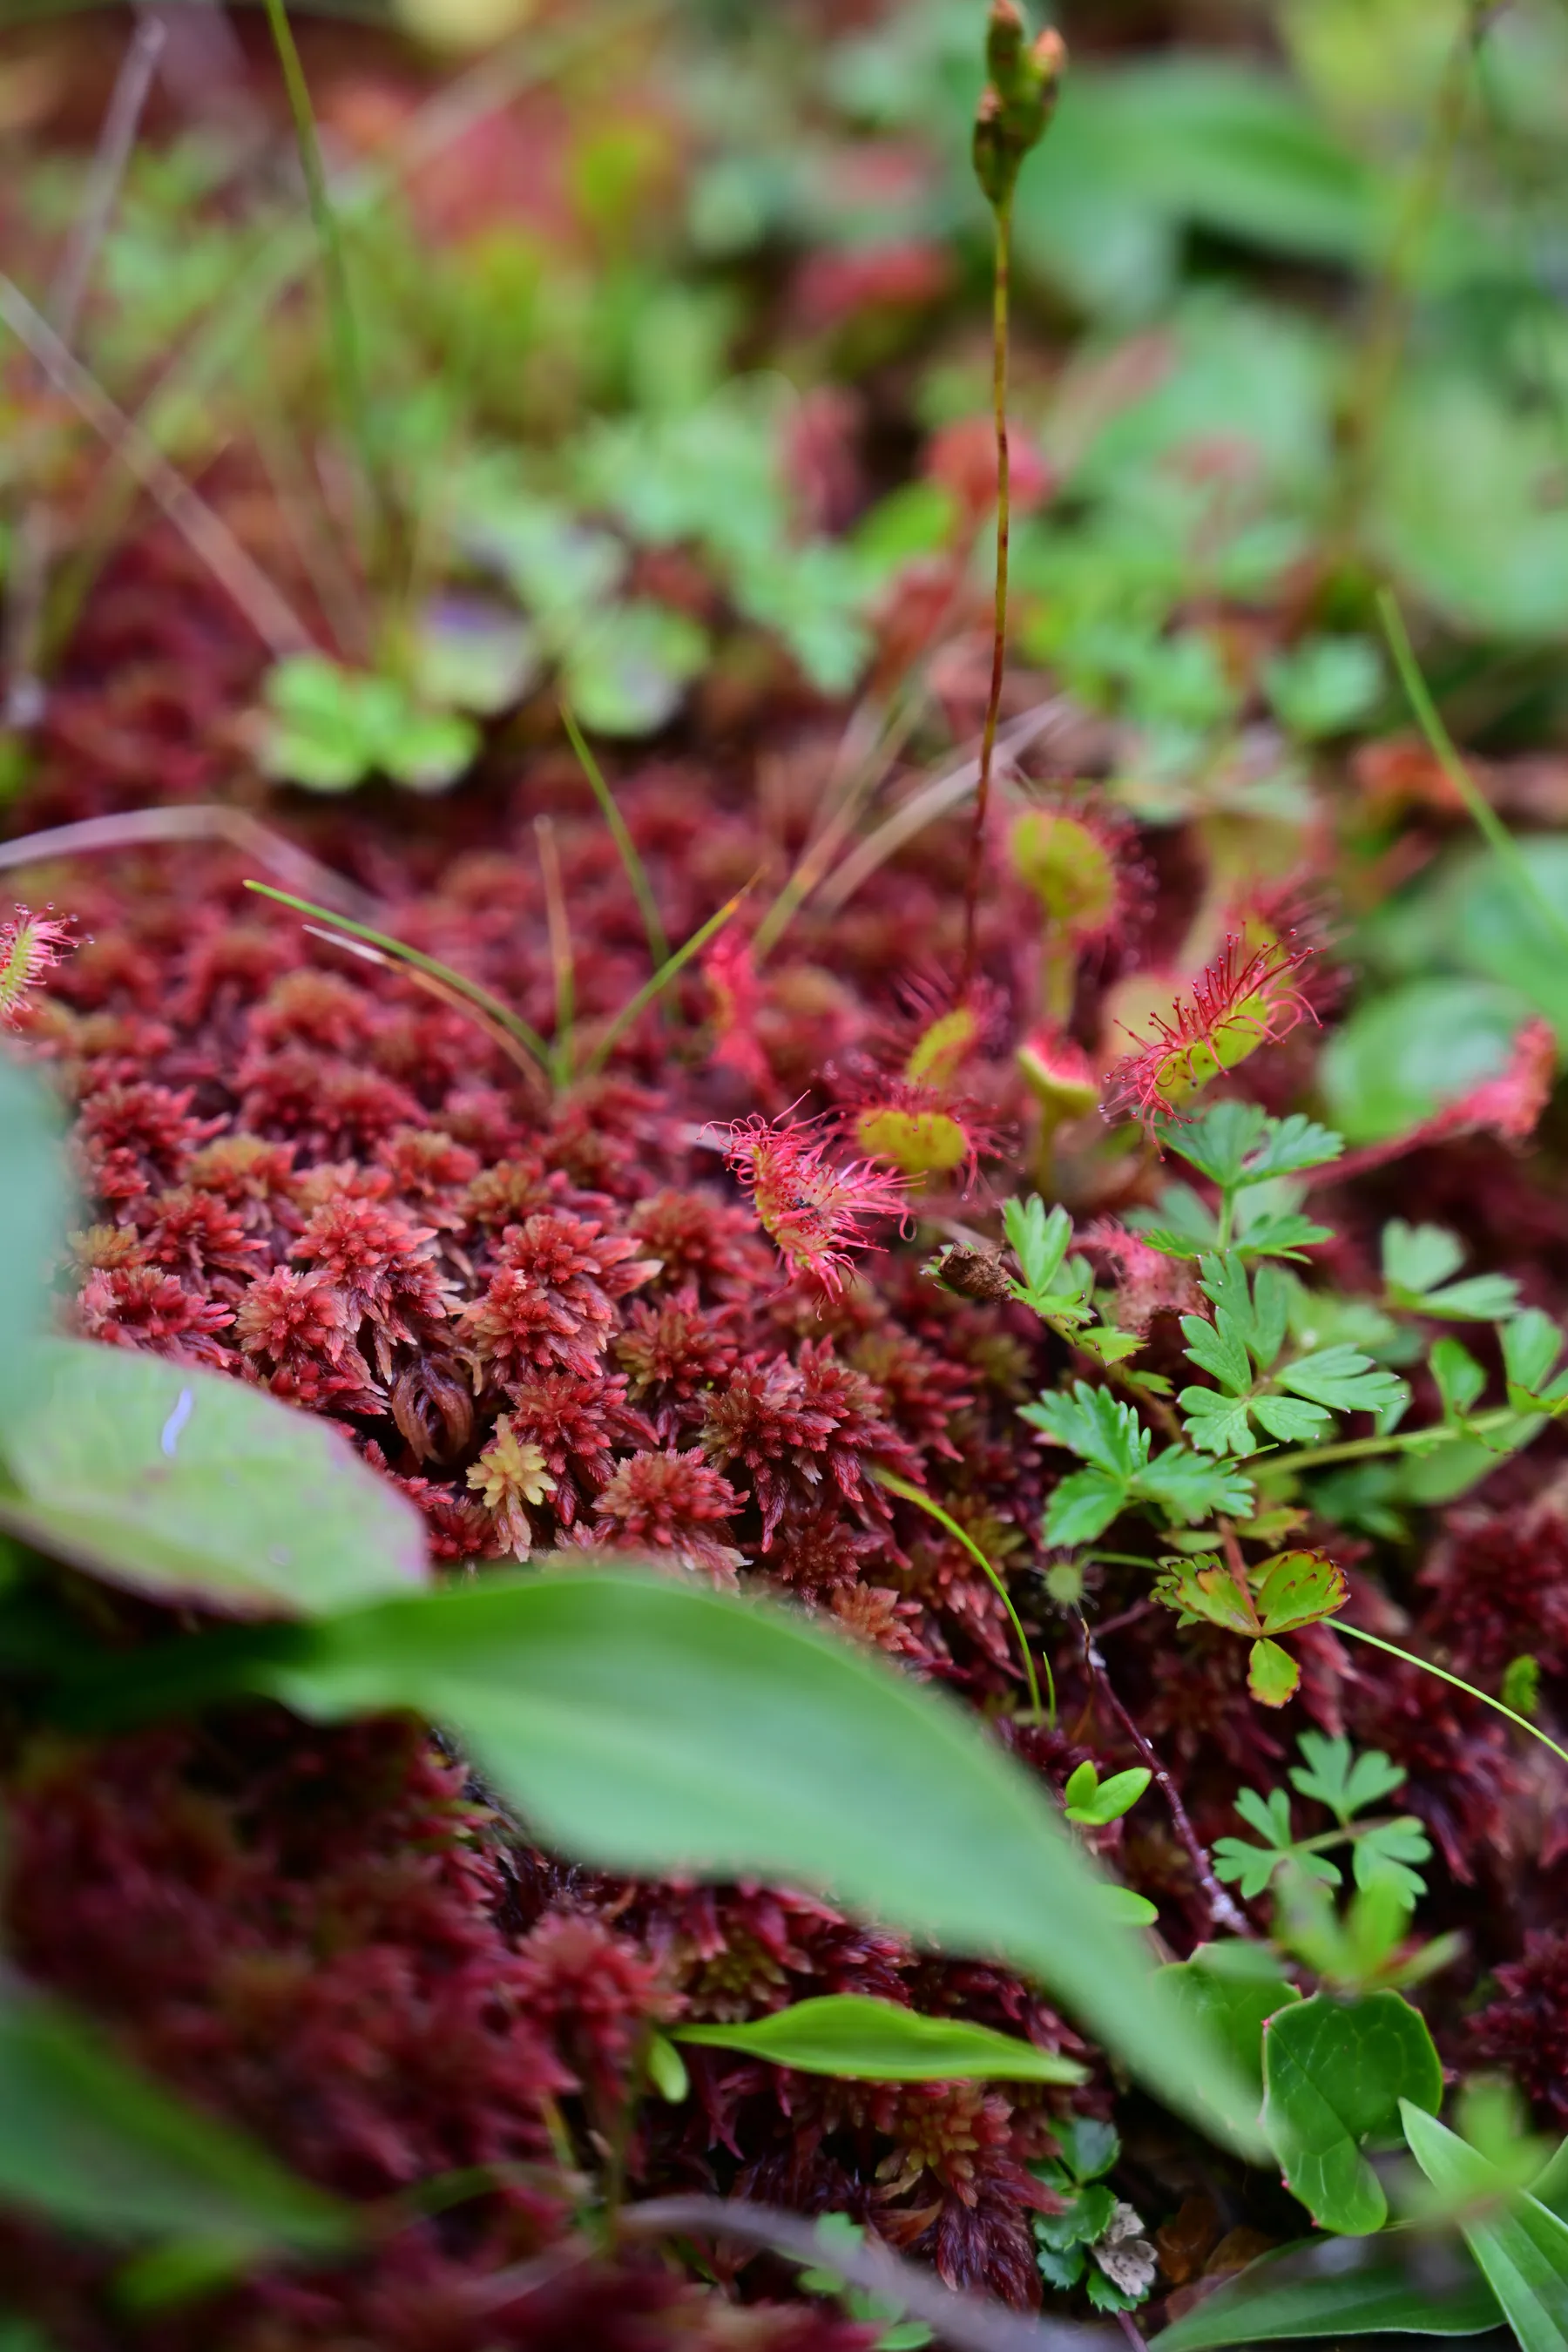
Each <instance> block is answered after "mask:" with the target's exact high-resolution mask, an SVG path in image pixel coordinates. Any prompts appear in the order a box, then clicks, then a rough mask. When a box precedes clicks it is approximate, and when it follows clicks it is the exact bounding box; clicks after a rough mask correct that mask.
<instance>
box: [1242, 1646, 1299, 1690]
mask: <svg viewBox="0 0 1568 2352" xmlns="http://www.w3.org/2000/svg"><path fill="white" fill-rule="evenodd" d="M1300 1680H1301V1669H1300V1666H1299V1665H1298V1664H1296V1661H1295V1659H1294V1658H1293V1657H1292V1656H1291V1655H1290V1653H1289V1650H1282V1649H1281V1648H1280V1646H1279V1643H1278V1642H1254V1643H1253V1645H1252V1647H1251V1649H1250V1650H1249V1651H1248V1652H1247V1689H1248V1690H1249V1691H1250V1692H1251V1693H1252V1696H1253V1697H1254V1698H1255V1699H1256V1700H1257V1701H1258V1706H1287V1705H1289V1701H1290V1700H1291V1699H1293V1698H1294V1697H1295V1696H1296V1691H1297V1687H1298V1685H1300Z"/></svg>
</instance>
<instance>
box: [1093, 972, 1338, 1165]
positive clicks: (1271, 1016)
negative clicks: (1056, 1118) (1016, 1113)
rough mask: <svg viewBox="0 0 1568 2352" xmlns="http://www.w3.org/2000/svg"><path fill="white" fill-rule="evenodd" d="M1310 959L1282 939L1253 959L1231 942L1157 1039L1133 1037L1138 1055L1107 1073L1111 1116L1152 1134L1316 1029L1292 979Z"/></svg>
mask: <svg viewBox="0 0 1568 2352" xmlns="http://www.w3.org/2000/svg"><path fill="white" fill-rule="evenodd" d="M1312 952H1313V950H1311V949H1310V948H1289V947H1286V946H1284V945H1282V944H1281V943H1280V942H1279V940H1270V941H1269V942H1268V944H1267V945H1266V946H1264V947H1260V948H1257V949H1254V950H1251V951H1250V952H1248V951H1247V943H1246V940H1244V939H1243V938H1241V937H1240V936H1239V935H1237V936H1233V937H1232V938H1230V939H1228V940H1226V943H1225V946H1224V948H1223V950H1221V952H1220V953H1219V954H1218V955H1217V956H1216V957H1215V960H1214V961H1213V963H1211V964H1210V965H1209V966H1208V967H1207V969H1206V970H1205V971H1204V972H1203V973H1202V974H1201V975H1200V977H1199V978H1198V979H1197V980H1195V981H1194V982H1193V984H1192V986H1191V988H1190V989H1189V990H1188V991H1187V992H1186V994H1185V995H1184V996H1177V997H1174V998H1173V1000H1172V1003H1171V1019H1170V1020H1169V1021H1164V1020H1162V1019H1161V1017H1160V1015H1159V1014H1158V1013H1156V1014H1155V1015H1154V1016H1153V1021H1154V1031H1155V1034H1154V1035H1153V1036H1152V1037H1151V1038H1147V1039H1144V1038H1134V1039H1133V1050H1132V1052H1131V1053H1130V1054H1127V1055H1123V1056H1122V1058H1121V1061H1119V1062H1118V1063H1116V1064H1115V1065H1114V1066H1113V1067H1112V1068H1111V1070H1110V1072H1109V1073H1108V1076H1107V1080H1106V1093H1105V1109H1106V1114H1107V1116H1108V1117H1110V1118H1114V1117H1115V1116H1116V1115H1117V1114H1118V1113H1121V1112H1131V1113H1133V1114H1134V1115H1135V1116H1137V1117H1138V1118H1141V1119H1142V1121H1143V1123H1144V1125H1145V1126H1146V1127H1152V1125H1153V1123H1154V1121H1155V1120H1156V1119H1157V1118H1160V1117H1162V1116H1164V1117H1167V1118H1169V1117H1180V1116H1181V1106H1182V1104H1183V1103H1184V1102H1185V1101H1186V1099H1187V1098H1188V1097H1189V1096H1191V1095H1194V1094H1196V1093H1197V1092H1198V1090H1199V1089H1200V1087H1205V1086H1207V1085H1208V1084H1209V1083H1210V1081H1211V1080H1212V1079H1214V1078H1217V1077H1218V1076H1221V1075H1222V1073H1223V1072H1225V1071H1226V1070H1233V1069H1235V1068H1236V1066H1237V1064H1238V1063H1240V1062H1245V1061H1246V1059H1247V1055H1249V1054H1255V1053H1256V1052H1257V1050H1258V1047H1259V1046H1260V1045H1268V1044H1270V1043H1272V1042H1275V1041H1277V1040H1278V1039H1279V1038H1281V1037H1287V1036H1289V1034H1290V1032H1291V1030H1292V1029H1294V1028H1296V1027H1297V1026H1298V1024H1300V1022H1301V1021H1302V1020H1303V1019H1306V1020H1309V1021H1314V1022H1315V1021H1316V1019H1317V1015H1316V1014H1315V1013H1313V1011H1312V1008H1311V1006H1310V1004H1309V1003H1308V1002H1307V1000H1306V998H1305V997H1304V996H1303V995H1302V993H1301V991H1300V988H1298V987H1297V985H1296V982H1295V979H1294V975H1295V973H1296V972H1297V971H1299V970H1300V967H1301V965H1302V964H1303V963H1305V961H1307V958H1308V956H1309V955H1310V954H1311V953H1312Z"/></svg>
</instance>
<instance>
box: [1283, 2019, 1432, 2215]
mask: <svg viewBox="0 0 1568 2352" xmlns="http://www.w3.org/2000/svg"><path fill="white" fill-rule="evenodd" d="M1442 2098H1443V2068H1442V2063H1441V2062H1440V2060H1439V2059H1438V2056H1437V2053H1436V2048H1435V2047H1434V2046H1433V2042H1432V2036H1431V2034H1430V2033H1429V2032H1427V2030H1426V2019H1425V2018H1424V2017H1423V2016H1422V2015H1421V2013H1420V2011H1418V2010H1415V2009H1412V2007H1411V2006H1410V2003H1409V2002H1408V2001H1407V2000H1405V1998H1404V1996H1403V1995H1402V1994H1400V1993H1396V1992H1373V1993H1367V1994H1364V1995H1363V1997H1362V1999H1361V2000H1354V2001H1338V2000H1330V1999H1329V1998H1328V1996H1327V1995H1326V1994H1324V1993H1315V1994H1314V1995H1313V1997H1312V1999H1311V2000H1304V2001H1301V2002H1300V2004H1299V2005H1297V2006H1296V2007H1293V2008H1288V2009H1281V2010H1278V2011H1276V2012H1275V2014H1274V2015H1273V2016H1272V2017H1271V2018H1269V2020H1268V2022H1267V2024H1266V2025H1265V2026H1264V2029H1263V2128H1264V2130H1265V2131H1266V2132H1267V2133H1268V2137H1269V2139H1270V2141H1271V2142H1272V2143H1273V2147H1274V2151H1275V2154H1276V2155H1277V2156H1278V2157H1279V2162H1280V2165H1281V2167H1282V2168H1283V2171H1284V2175H1285V2181H1286V2186H1287V2187H1288V2188H1289V2189H1290V2190H1291V2191H1292V2192H1293V2193H1294V2195H1296V2196H1297V2197H1299V2198H1300V2200H1301V2202H1302V2204H1303V2205H1305V2207H1306V2208H1307V2210H1308V2211H1309V2212H1310V2214H1311V2216H1312V2219H1313V2221H1316V2222H1317V2223H1318V2225H1319V2227H1320V2228H1321V2229H1324V2230H1337V2231H1341V2232H1342V2234H1343V2235H1344V2236H1346V2237H1352V2238H1354V2237H1363V2236H1365V2235H1366V2234H1368V2233H1369V2232H1370V2231H1373V2230H1380V2229H1381V2228H1382V2227H1383V2224H1384V2221H1386V2220H1387V2218H1388V2200H1387V2199H1386V2198H1385V2197H1384V2193H1383V2185H1382V2183H1381V2182H1380V2181H1379V2179H1378V2178H1377V2175H1376V2173H1375V2172H1373V2168H1372V2167H1371V2165H1370V2164H1368V2162H1367V2160H1366V2158H1365V2157H1364V2156H1363V2154H1362V2144H1363V2141H1365V2140H1367V2139H1369V2138H1371V2137H1373V2136H1374V2135H1377V2136H1385V2135H1387V2134H1389V2133H1391V2132H1394V2131H1396V2130H1397V2129H1398V2127H1399V2118H1400V2104H1401V2101H1406V2100H1408V2101H1414V2103H1415V2105H1416V2106H1417V2107H1419V2108H1425V2109H1426V2111H1427V2112H1428V2113H1429V2114H1435V2113H1436V2109H1437V2108H1438V2106H1439V2105H1441V2104H1442Z"/></svg>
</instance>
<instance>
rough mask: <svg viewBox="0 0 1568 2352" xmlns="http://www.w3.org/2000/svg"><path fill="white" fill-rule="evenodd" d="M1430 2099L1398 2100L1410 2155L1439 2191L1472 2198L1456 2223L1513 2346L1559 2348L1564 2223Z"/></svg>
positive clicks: (1558, 2351) (1565, 2312) (1566, 2273)
mask: <svg viewBox="0 0 1568 2352" xmlns="http://www.w3.org/2000/svg"><path fill="white" fill-rule="evenodd" d="M1435 2105H1436V2103H1435V2102H1428V2101H1426V2100H1415V2101H1414V2102H1412V2101H1411V2100H1409V2099H1402V2100H1401V2102H1400V2115H1401V2116H1402V2117H1403V2119H1404V2124H1405V2138H1406V2139H1407V2141H1408V2142H1409V2144H1410V2152H1411V2154H1412V2156H1414V2158H1415V2161H1416V2163H1417V2164H1418V2165H1419V2166H1420V2167H1421V2169H1422V2171H1423V2172H1424V2173H1425V2174H1426V2178H1427V2179H1428V2180H1429V2181H1430V2182H1431V2183H1432V2185H1433V2187H1434V2188H1435V2189H1439V2190H1440V2191H1442V2193H1443V2194H1444V2195H1445V2196H1447V2197H1451V2198H1456V2199H1465V2200H1474V2208H1473V2210H1470V2211H1468V2212H1465V2211H1461V2212H1460V2214H1459V2217H1458V2220H1459V2228H1460V2231H1462V2233H1463V2236H1464V2240H1465V2243H1466V2244H1467V2246H1468V2248H1469V2250H1470V2252H1471V2253H1472V2254H1473V2255H1474V2256H1475V2258H1476V2261H1477V2263H1479V2265H1480V2268H1481V2270H1482V2271H1483V2272H1484V2273H1485V2274H1486V2280H1487V2284H1488V2285H1489V2287H1490V2288H1491V2290H1492V2293H1493V2294H1494V2295H1495V2296H1496V2297H1497V2300H1498V2302H1499V2304H1500V2305H1501V2307H1502V2311H1503V2315H1504V2316H1505V2318H1506V2319H1507V2321H1508V2324H1509V2326H1510V2327H1511V2328H1512V2330H1513V2332H1514V2336H1515V2337H1516V2339H1517V2340H1518V2342H1519V2344H1520V2346H1521V2352H1562V2348H1563V2344H1564V2343H1568V2222H1564V2221H1562V2220H1561V2219H1560V2218H1559V2217H1558V2215H1557V2214H1555V2213H1554V2212H1552V2210H1551V2209H1550V2208H1549V2207H1547V2206H1545V2205H1542V2203H1541V2202H1540V2201H1539V2200H1538V2199H1536V2198H1534V2197H1531V2196H1530V2195H1528V2194H1526V2193H1525V2192H1524V2191H1523V2190H1521V2189H1516V2188H1514V2187H1513V2186H1512V2184H1511V2183H1510V2181H1509V2179H1508V2176H1507V2174H1506V2173H1504V2172H1501V2171H1500V2169H1499V2168H1498V2167H1497V2166H1496V2165H1495V2164H1492V2163H1491V2162H1490V2161H1489V2159H1488V2158H1486V2157H1484V2156H1483V2155H1482V2154H1481V2153H1480V2150H1479V2148H1474V2147H1470V2146H1469V2144H1468V2141H1465V2140H1462V2139H1460V2138H1459V2137H1458V2134H1457V2133H1454V2132H1451V2131H1449V2130H1448V2129H1447V2127H1446V2126H1444V2125H1442V2124H1440V2123H1439V2122H1438V2121H1437V2120H1436V2114H1435V2112H1433V2109H1434V2107H1435ZM1424 2110H1425V2112H1424Z"/></svg>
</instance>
